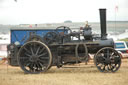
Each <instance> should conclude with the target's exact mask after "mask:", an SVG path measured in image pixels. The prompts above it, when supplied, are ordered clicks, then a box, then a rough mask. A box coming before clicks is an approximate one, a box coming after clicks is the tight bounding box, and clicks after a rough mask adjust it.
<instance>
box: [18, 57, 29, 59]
mask: <svg viewBox="0 0 128 85" xmlns="http://www.w3.org/2000/svg"><path fill="white" fill-rule="evenodd" d="M19 58H20V59H29V57H19Z"/></svg>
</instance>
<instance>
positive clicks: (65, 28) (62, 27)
mask: <svg viewBox="0 0 128 85" xmlns="http://www.w3.org/2000/svg"><path fill="white" fill-rule="evenodd" d="M59 29H62V32H63V33H66V32H68V33H72V30H71V29H70V28H69V27H67V26H59V27H57V28H56V31H57V32H58V33H59Z"/></svg>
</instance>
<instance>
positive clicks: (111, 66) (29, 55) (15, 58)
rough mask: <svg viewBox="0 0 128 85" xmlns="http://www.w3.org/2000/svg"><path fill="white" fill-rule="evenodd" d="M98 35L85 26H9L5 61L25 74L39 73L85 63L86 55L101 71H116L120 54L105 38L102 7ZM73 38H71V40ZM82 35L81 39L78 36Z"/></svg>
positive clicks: (104, 18) (111, 41)
mask: <svg viewBox="0 0 128 85" xmlns="http://www.w3.org/2000/svg"><path fill="white" fill-rule="evenodd" d="M100 21H101V37H97V36H95V35H93V34H92V32H91V30H92V29H91V27H90V26H88V25H87V26H85V27H84V28H83V29H80V31H78V32H72V30H71V29H70V28H69V27H66V26H60V27H57V28H56V29H25V30H23V29H16V30H15V29H12V30H11V44H10V45H8V61H9V64H10V65H12V66H20V67H21V69H22V70H23V71H24V72H25V73H32V74H33V73H40V72H45V71H47V70H48V69H50V67H51V66H57V67H58V68H60V67H62V66H63V65H66V64H75V63H81V62H87V60H88V54H95V55H94V63H95V65H96V67H97V68H98V70H99V71H101V72H116V71H117V70H118V69H119V68H120V65H121V56H120V55H119V54H118V52H117V51H116V50H115V49H114V42H113V39H107V33H106V9H100ZM74 37H75V39H73V38H74ZM81 37H83V39H81Z"/></svg>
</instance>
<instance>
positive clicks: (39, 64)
mask: <svg viewBox="0 0 128 85" xmlns="http://www.w3.org/2000/svg"><path fill="white" fill-rule="evenodd" d="M18 62H19V66H20V67H21V69H22V70H23V71H24V72H25V73H31V74H37V73H40V72H45V71H47V70H48V69H49V67H50V66H51V63H52V54H51V51H50V49H49V48H48V47H47V45H45V44H44V43H42V42H40V41H30V42H27V43H26V44H24V45H23V46H22V47H21V48H20V50H19V53H18Z"/></svg>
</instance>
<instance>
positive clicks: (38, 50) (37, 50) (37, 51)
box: [36, 47, 40, 55]
mask: <svg viewBox="0 0 128 85" xmlns="http://www.w3.org/2000/svg"><path fill="white" fill-rule="evenodd" d="M39 50H40V47H38V49H37V51H36V55H37V54H38V53H39Z"/></svg>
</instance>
